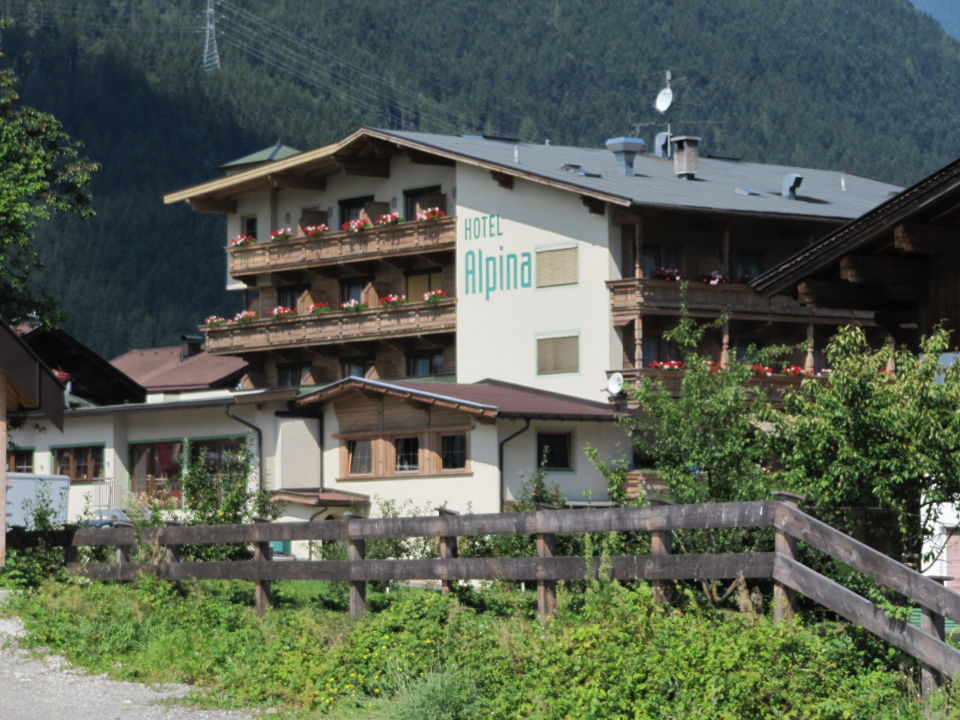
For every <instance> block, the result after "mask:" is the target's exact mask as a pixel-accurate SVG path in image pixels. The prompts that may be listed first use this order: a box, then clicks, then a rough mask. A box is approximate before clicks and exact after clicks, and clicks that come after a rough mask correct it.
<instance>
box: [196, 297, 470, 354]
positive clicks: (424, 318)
mask: <svg viewBox="0 0 960 720" xmlns="http://www.w3.org/2000/svg"><path fill="white" fill-rule="evenodd" d="M456 325H457V314H456V300H455V299H453V298H449V299H446V300H441V301H439V302H434V303H426V302H419V303H409V304H405V305H401V306H399V307H395V308H389V309H388V308H383V307H377V308H371V309H369V310H360V311H338V312H330V313H325V314H321V315H294V316H293V317H287V318H284V319H282V320H273V319H264V320H253V321H249V322H232V323H226V324H223V325H205V326H202V327H201V329H202V330H203V331H204V333H206V336H207V343H206V349H207V351H208V352H210V353H214V354H221V355H223V354H231V353H243V352H250V351H257V350H271V349H276V348H295V347H309V346H313V345H336V344H339V343H344V342H356V341H364V340H386V339H390V338H400V337H412V336H416V335H425V334H434V333H444V332H453V331H454V330H455V329H456Z"/></svg>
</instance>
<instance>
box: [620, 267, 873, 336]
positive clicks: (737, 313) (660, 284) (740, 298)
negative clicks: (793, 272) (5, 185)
mask: <svg viewBox="0 0 960 720" xmlns="http://www.w3.org/2000/svg"><path fill="white" fill-rule="evenodd" d="M686 286H687V293H686V298H685V299H686V303H687V308H688V310H689V312H690V314H691V315H693V316H695V317H704V316H706V317H717V316H718V315H720V314H721V313H730V314H731V316H732V317H733V318H734V319H744V320H751V319H752V320H763V321H786V322H810V321H811V320H814V319H817V318H824V319H836V321H837V322H849V321H850V320H853V319H860V318H863V319H865V320H867V321H872V316H867V315H865V314H864V313H862V312H855V311H848V310H835V309H831V308H815V307H810V306H807V305H803V304H801V303H800V302H798V301H797V300H794V299H793V298H792V297H789V296H787V295H773V296H771V297H764V296H763V295H761V294H760V293H758V292H756V291H755V290H753V288H751V287H749V286H747V285H742V284H739V283H728V284H726V285H709V284H707V283H701V282H695V281H691V282H688V283H686ZM607 288H608V289H609V290H610V303H611V305H612V307H613V317H614V324H615V325H623V324H625V323H627V322H630V321H631V320H633V319H634V318H635V317H636V315H637V313H638V312H643V313H647V314H665V315H676V314H678V313H679V312H680V306H681V305H682V303H683V301H684V296H683V293H682V292H681V290H682V286H681V283H676V282H671V281H669V280H650V279H647V278H625V279H623V280H610V281H608V282H607Z"/></svg>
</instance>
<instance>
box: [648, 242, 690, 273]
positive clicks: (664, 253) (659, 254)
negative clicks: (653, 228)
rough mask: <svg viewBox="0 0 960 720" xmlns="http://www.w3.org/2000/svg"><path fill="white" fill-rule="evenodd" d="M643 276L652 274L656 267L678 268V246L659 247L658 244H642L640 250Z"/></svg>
mask: <svg viewBox="0 0 960 720" xmlns="http://www.w3.org/2000/svg"><path fill="white" fill-rule="evenodd" d="M642 260H643V276H644V277H645V278H649V277H652V276H653V271H654V270H656V269H658V268H662V267H665V268H676V269H678V270H679V269H681V268H680V248H675V247H668V248H661V247H660V246H659V245H644V246H643V251H642Z"/></svg>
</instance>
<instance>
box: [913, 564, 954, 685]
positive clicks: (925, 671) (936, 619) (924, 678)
mask: <svg viewBox="0 0 960 720" xmlns="http://www.w3.org/2000/svg"><path fill="white" fill-rule="evenodd" d="M927 577H928V578H930V579H931V580H936V581H937V582H938V583H940V584H941V585H943V584H944V583H945V582H947V581H948V580H953V578H952V577H948V576H946V575H927ZM920 629H921V630H923V631H924V632H925V633H928V634H930V635H933V636H934V637H935V638H937V640H940V641H943V639H944V637H945V636H946V631H945V629H944V622H943V615H941V614H940V613H938V612H935V611H933V610H931V609H930V608H927V607H923V606H922V605H921V606H920ZM942 684H943V677H942V676H941V675H940V673H939V672H937V671H936V670H934V669H933V668H932V667H930V666H928V665H924V664H923V663H920V695H921V697H923V700H924V701H927V700H929V699H930V696H931V695H933V693H935V692H936V691H937V689H938V688H939V687H940V685H942Z"/></svg>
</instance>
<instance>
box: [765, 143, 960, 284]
mask: <svg viewBox="0 0 960 720" xmlns="http://www.w3.org/2000/svg"><path fill="white" fill-rule="evenodd" d="M958 203H960V160H956V161H954V162H952V163H950V164H949V165H947V166H946V167H944V168H942V169H940V170H938V171H937V172H935V173H933V174H932V175H930V176H929V177H926V178H924V179H923V180H921V181H920V182H918V183H917V184H915V185H912V186H911V187H909V188H907V189H906V190H904V191H902V192H900V193H899V194H897V195H896V196H894V197H892V198H891V199H889V200H887V201H886V202H884V203H882V204H880V205H878V206H877V207H875V208H874V209H872V210H870V211H869V212H866V213H864V214H863V215H861V216H860V217H859V218H856V219H855V220H852V221H850V222H848V223H847V224H846V225H843V226H842V227H840V228H837V229H836V230H834V231H833V232H831V233H828V234H827V235H825V236H824V237H822V238H821V239H820V240H818V241H816V242H814V243H813V244H812V245H809V246H808V247H806V248H804V249H803V250H801V251H800V252H798V253H795V254H794V255H792V256H790V257H789V258H787V259H786V260H784V261H783V262H782V263H780V264H779V265H778V266H776V267H774V268H771V269H770V270H768V271H767V272H765V273H763V274H762V275H758V276H757V277H756V278H754V279H753V280H752V281H751V282H750V286H751V287H752V288H753V289H754V290H756V291H757V292H759V293H761V294H762V295H765V296H770V295H774V294H776V293H778V292H783V291H784V290H786V289H788V288H790V287H792V286H793V285H795V284H796V283H798V282H800V281H801V280H803V279H804V278H806V277H809V276H810V275H812V274H813V273H816V272H818V271H820V270H822V269H823V268H825V267H827V266H829V265H831V264H833V263H836V262H838V261H839V260H840V258H842V257H843V256H845V255H847V254H849V253H851V252H852V251H854V250H857V249H860V248H863V247H864V246H866V245H869V244H870V243H871V242H873V241H876V240H878V239H880V238H884V237H886V236H887V235H888V234H889V233H891V232H893V230H894V229H895V228H896V227H897V226H899V225H902V224H904V223H906V222H908V221H909V220H912V219H913V218H915V217H916V216H917V214H918V213H923V212H924V211H925V210H928V209H931V208H934V207H936V206H938V205H941V204H945V205H946V206H947V210H946V211H945V212H949V211H950V210H955V209H956V208H957V205H958ZM944 214H945V213H944ZM937 217H939V216H935V217H934V218H932V219H934V220H936V219H937ZM958 245H960V243H958Z"/></svg>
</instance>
